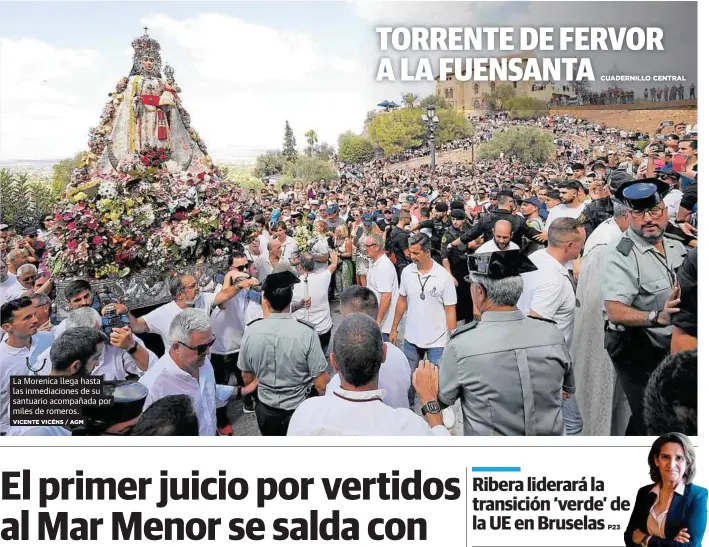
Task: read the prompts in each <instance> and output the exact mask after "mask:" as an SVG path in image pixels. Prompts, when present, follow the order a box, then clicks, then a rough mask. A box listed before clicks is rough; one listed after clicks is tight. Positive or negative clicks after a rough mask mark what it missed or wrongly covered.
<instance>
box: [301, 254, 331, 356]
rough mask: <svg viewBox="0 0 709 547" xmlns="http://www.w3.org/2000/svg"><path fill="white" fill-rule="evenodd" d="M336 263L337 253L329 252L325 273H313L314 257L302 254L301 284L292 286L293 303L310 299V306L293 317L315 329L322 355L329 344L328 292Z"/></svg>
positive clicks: (329, 316)
mask: <svg viewBox="0 0 709 547" xmlns="http://www.w3.org/2000/svg"><path fill="white" fill-rule="evenodd" d="M337 263H338V257H337V252H336V251H330V265H329V266H328V267H327V269H326V270H325V271H322V272H315V264H316V263H315V257H314V256H313V254H312V253H305V254H303V255H302V256H301V258H300V270H301V274H300V280H301V281H302V283H298V284H296V285H294V286H293V300H294V301H298V300H303V299H306V298H310V306H309V307H306V308H304V309H300V310H298V311H295V312H293V317H295V318H296V319H301V320H303V321H307V322H308V323H310V324H311V325H313V326H314V327H315V332H317V333H318V338H319V339H320V347H322V349H323V353H325V351H326V350H327V347H328V345H329V344H330V334H331V331H332V316H331V315H330V301H329V299H328V291H329V288H330V280H331V279H332V275H333V274H334V273H335V270H336V269H337Z"/></svg>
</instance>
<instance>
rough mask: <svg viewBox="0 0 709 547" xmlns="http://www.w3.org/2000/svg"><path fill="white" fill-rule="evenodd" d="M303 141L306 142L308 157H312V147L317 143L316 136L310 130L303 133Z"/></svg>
mask: <svg viewBox="0 0 709 547" xmlns="http://www.w3.org/2000/svg"><path fill="white" fill-rule="evenodd" d="M305 140H306V141H307V142H308V156H312V155H313V147H314V146H315V143H317V142H318V134H317V133H316V132H315V131H313V130H312V129H308V130H307V131H306V132H305Z"/></svg>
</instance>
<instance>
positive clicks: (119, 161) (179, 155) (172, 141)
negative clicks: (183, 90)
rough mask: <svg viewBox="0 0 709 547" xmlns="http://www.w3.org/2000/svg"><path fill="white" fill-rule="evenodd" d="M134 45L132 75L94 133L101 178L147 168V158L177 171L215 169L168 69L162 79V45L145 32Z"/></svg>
mask: <svg viewBox="0 0 709 547" xmlns="http://www.w3.org/2000/svg"><path fill="white" fill-rule="evenodd" d="M132 46H133V67H132V69H131V72H130V75H129V76H128V77H127V78H123V79H121V80H120V81H119V82H118V84H117V86H116V91H115V92H114V93H111V94H110V97H111V101H110V102H108V103H107V104H106V106H105V108H104V111H103V114H102V116H101V123H100V125H99V126H98V127H95V128H93V129H92V130H91V134H90V136H91V142H89V145H90V146H91V149H92V151H93V152H94V154H95V155H96V157H97V158H98V164H97V166H96V167H97V171H98V174H101V175H109V174H114V173H116V172H119V173H121V172H127V171H130V169H131V166H132V165H133V164H135V163H136V162H139V161H143V163H144V164H145V161H146V156H149V157H150V158H152V159H151V160H150V161H155V162H156V163H155V164H154V165H157V162H159V163H160V167H162V168H166V169H167V170H168V171H170V172H173V173H177V172H180V171H193V172H198V171H204V170H206V169H209V168H210V167H213V165H212V162H211V159H210V158H209V156H208V155H207V150H206V147H205V145H204V143H203V142H202V140H201V139H200V137H199V135H198V134H197V133H196V132H195V131H194V129H192V128H191V127H190V118H189V114H188V113H187V111H186V110H185V109H184V108H183V107H182V104H181V101H180V98H179V95H178V93H179V92H180V88H179V87H178V86H177V85H176V83H175V79H174V71H173V70H172V68H171V67H170V66H169V65H166V66H165V69H164V75H163V68H162V59H161V56H160V44H159V43H158V42H157V41H156V40H154V39H153V38H151V37H150V36H148V29H147V28H146V29H145V33H144V34H143V36H141V37H139V38H136V39H135V40H133V42H132ZM151 152H152V153H151ZM156 152H158V155H157V156H156V155H155V153H156ZM156 157H157V159H155V158H156Z"/></svg>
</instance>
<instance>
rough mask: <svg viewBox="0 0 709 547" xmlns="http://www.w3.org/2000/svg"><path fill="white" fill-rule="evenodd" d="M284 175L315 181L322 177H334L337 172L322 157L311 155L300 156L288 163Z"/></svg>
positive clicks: (327, 178) (305, 180) (326, 178)
mask: <svg viewBox="0 0 709 547" xmlns="http://www.w3.org/2000/svg"><path fill="white" fill-rule="evenodd" d="M284 175H286V176H289V177H292V178H293V179H295V180H302V181H304V182H315V181H318V180H320V179H325V180H329V179H333V178H335V177H337V172H336V171H335V170H334V169H333V168H332V166H331V165H330V164H329V163H328V162H326V161H323V160H321V159H320V158H316V157H311V156H298V157H297V158H296V160H295V161H294V162H289V163H288V164H287V165H286V169H285V173H284Z"/></svg>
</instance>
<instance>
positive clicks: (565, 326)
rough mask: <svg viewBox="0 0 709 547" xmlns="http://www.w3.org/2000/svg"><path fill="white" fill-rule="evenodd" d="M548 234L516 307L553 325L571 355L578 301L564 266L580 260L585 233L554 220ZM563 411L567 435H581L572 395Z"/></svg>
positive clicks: (579, 226)
mask: <svg viewBox="0 0 709 547" xmlns="http://www.w3.org/2000/svg"><path fill="white" fill-rule="evenodd" d="M548 233H549V246H548V247H547V248H546V249H540V250H538V251H536V252H534V253H532V254H531V255H530V256H529V259H530V260H531V261H532V262H533V263H534V265H535V266H536V267H537V270H536V271H534V272H529V273H524V274H522V279H523V281H524V290H523V291H522V295H521V296H520V299H519V301H518V303H517V307H518V308H519V309H520V310H521V311H522V313H525V314H527V315H531V316H533V317H540V318H542V319H547V320H551V321H554V322H555V323H556V326H557V327H558V328H559V330H560V331H561V332H562V334H563V335H564V340H565V342H566V347H567V349H569V351H570V350H571V343H572V338H573V334H574V316H575V313H576V308H577V300H576V287H575V282H574V280H573V278H572V277H571V274H570V273H569V270H568V269H567V267H566V264H567V263H568V262H569V261H571V260H574V259H576V258H577V257H578V256H579V253H580V252H581V250H582V249H583V245H584V241H585V240H586V233H585V231H584V228H583V225H582V224H581V223H580V222H579V221H578V220H576V219H574V218H558V219H556V220H555V221H554V222H552V224H551V226H549V232H548ZM562 411H563V415H564V423H565V429H566V434H567V435H580V434H581V430H582V429H583V421H582V420H581V414H580V412H579V410H578V405H577V404H576V400H575V399H574V398H573V396H572V395H571V394H565V395H564V400H563V404H562Z"/></svg>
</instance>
